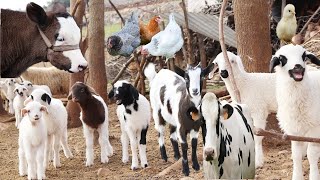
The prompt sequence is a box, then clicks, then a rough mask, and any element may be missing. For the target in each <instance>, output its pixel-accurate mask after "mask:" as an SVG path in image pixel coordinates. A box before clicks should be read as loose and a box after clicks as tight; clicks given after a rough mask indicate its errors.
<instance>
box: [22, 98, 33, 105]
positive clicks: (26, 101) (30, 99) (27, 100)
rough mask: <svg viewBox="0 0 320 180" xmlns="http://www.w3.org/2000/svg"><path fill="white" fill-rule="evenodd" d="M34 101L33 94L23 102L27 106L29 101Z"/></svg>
mask: <svg viewBox="0 0 320 180" xmlns="http://www.w3.org/2000/svg"><path fill="white" fill-rule="evenodd" d="M31 101H32V98H31V96H29V97H28V98H27V99H26V100H25V101H24V102H23V105H24V106H26V105H27V104H28V103H29V102H31Z"/></svg>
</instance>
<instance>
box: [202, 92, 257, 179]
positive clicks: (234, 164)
mask: <svg viewBox="0 0 320 180" xmlns="http://www.w3.org/2000/svg"><path fill="white" fill-rule="evenodd" d="M201 113H202V115H203V118H204V119H205V122H206V126H207V135H206V144H205V146H204V150H203V169H204V176H205V178H206V179H254V177H255V145H254V136H253V131H252V127H253V122H252V118H251V117H250V111H249V109H248V107H247V106H246V105H244V104H230V103H227V102H226V101H222V102H220V101H218V99H217V97H216V95H215V94H213V93H207V94H205V95H204V97H203V99H202V105H201Z"/></svg>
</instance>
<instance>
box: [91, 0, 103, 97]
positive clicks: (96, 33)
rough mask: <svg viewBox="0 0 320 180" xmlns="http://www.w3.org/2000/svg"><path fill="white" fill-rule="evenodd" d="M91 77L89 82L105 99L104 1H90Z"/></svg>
mask: <svg viewBox="0 0 320 180" xmlns="http://www.w3.org/2000/svg"><path fill="white" fill-rule="evenodd" d="M89 12H90V16H89V26H88V32H89V48H88V50H89V52H88V53H89V54H88V60H89V67H90V70H89V79H88V84H89V85H90V86H91V87H93V88H94V89H95V90H96V92H97V93H98V94H99V95H100V96H101V97H102V98H103V99H104V101H105V102H107V100H108V96H107V73H106V66H105V59H104V1H103V0H94V1H89Z"/></svg>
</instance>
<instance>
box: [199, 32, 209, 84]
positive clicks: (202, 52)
mask: <svg viewBox="0 0 320 180" xmlns="http://www.w3.org/2000/svg"><path fill="white" fill-rule="evenodd" d="M197 38H198V46H199V53H200V63H201V68H202V69H203V68H206V67H207V57H206V51H205V48H204V42H203V36H202V35H201V34H199V33H197ZM204 89H207V80H206V79H204V80H203V84H202V90H204Z"/></svg>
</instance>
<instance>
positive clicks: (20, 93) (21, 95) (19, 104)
mask: <svg viewBox="0 0 320 180" xmlns="http://www.w3.org/2000/svg"><path fill="white" fill-rule="evenodd" d="M27 92H28V90H27V88H25V87H24V86H22V85H18V86H17V87H16V88H15V89H14V93H15V94H16V97H14V99H13V109H14V115H15V117H16V124H15V125H16V127H17V128H18V129H19V124H20V121H21V119H22V117H21V113H20V112H21V109H22V108H23V107H24V104H23V103H24V101H25V100H26V99H27Z"/></svg>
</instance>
